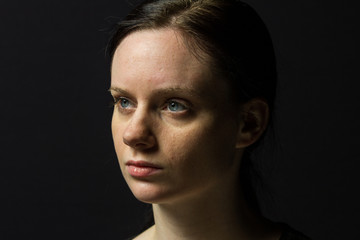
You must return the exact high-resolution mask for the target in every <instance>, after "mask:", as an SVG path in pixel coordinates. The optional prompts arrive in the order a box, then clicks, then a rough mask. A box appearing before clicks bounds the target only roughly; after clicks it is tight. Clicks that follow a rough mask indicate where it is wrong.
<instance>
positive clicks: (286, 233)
mask: <svg viewBox="0 0 360 240" xmlns="http://www.w3.org/2000/svg"><path fill="white" fill-rule="evenodd" d="M282 226H283V231H282V234H281V237H280V239H279V240H311V239H310V238H309V237H307V236H305V235H304V234H303V233H301V232H299V231H297V230H295V229H293V228H291V227H290V226H288V225H286V224H282Z"/></svg>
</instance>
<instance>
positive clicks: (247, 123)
mask: <svg viewBox="0 0 360 240" xmlns="http://www.w3.org/2000/svg"><path fill="white" fill-rule="evenodd" d="M239 114H240V119H239V121H240V125H239V130H238V136H237V142H236V148H246V147H248V146H250V145H251V144H253V143H254V142H256V141H257V140H258V139H259V138H260V137H261V135H262V134H263V132H264V131H265V129H266V127H267V124H268V121H269V105H268V104H267V102H266V101H265V100H264V99H261V98H254V99H251V100H250V101H248V102H246V103H244V104H243V105H242V106H241V109H240V112H239Z"/></svg>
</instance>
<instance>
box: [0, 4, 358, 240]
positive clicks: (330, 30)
mask: <svg viewBox="0 0 360 240" xmlns="http://www.w3.org/2000/svg"><path fill="white" fill-rule="evenodd" d="M247 2H248V3H250V4H251V5H252V6H253V7H254V8H255V9H256V10H257V11H258V12H259V14H260V15H261V16H262V18H263V19H264V21H265V22H266V24H267V25H268V27H269V30H270V32H271V34H272V37H273V41H274V45H275V49H276V53H277V57H278V63H279V97H278V101H277V113H276V119H277V122H276V127H277V134H278V138H279V143H280V145H281V147H282V150H281V152H280V154H279V158H278V159H277V161H275V162H274V164H273V166H272V167H271V170H270V171H268V174H267V176H268V182H269V189H270V190H271V192H272V195H273V196H274V201H273V202H272V205H271V206H270V207H269V206H268V207H267V208H266V211H265V214H266V215H267V216H268V217H269V218H271V219H273V220H275V221H284V222H287V223H288V224H290V225H291V226H293V227H294V228H296V229H299V230H301V231H303V232H304V233H306V234H307V235H309V236H311V237H312V238H313V239H319V240H321V239H324V240H325V239H326V240H330V239H356V238H357V235H358V234H357V231H358V229H359V227H360V224H359V220H358V217H359V212H360V211H359V210H360V207H359V202H360V197H359V194H358V191H359V180H360V177H359V176H358V172H359V167H360V164H359V147H360V146H359V140H358V135H359V124H358V122H359V120H360V118H359V114H358V111H359V105H360V104H359V103H360V101H359V100H360V99H359V98H360V97H359V90H358V86H359V84H358V80H359V71H358V69H359V67H358V65H359V63H360V62H359V46H358V45H359V42H360V41H359V40H360V39H359V24H358V23H359V20H360V17H359V14H358V11H359V6H358V4H357V5H356V6H355V3H356V1H326V0H303V1H286V0H273V1H268V0H267V1H266V0H249V1H247ZM130 6H131V4H130V3H129V1H121V0H118V1H112V0H103V1H67V0H65V1H45V0H33V1H24V0H22V1H20V0H13V1H2V2H0V31H1V32H0V36H1V37H0V81H1V87H0V107H1V108H0V114H1V115H0V117H1V118H0V121H1V124H0V144H1V145H0V154H1V155H0V158H1V161H0V180H1V181H0V187H1V192H0V221H1V222H0V239H6V240H7V239H123V238H124V237H125V236H128V235H129V234H131V233H134V231H135V229H136V228H137V226H138V225H139V224H140V223H141V222H142V218H143V212H144V205H143V204H140V203H138V202H137V201H136V200H135V199H134V198H133V197H132V195H131V193H130V191H129V190H128V189H127V187H126V185H125V183H124V181H123V179H122V176H121V173H120V170H119V167H118V163H117V160H116V156H115V153H114V150H113V143H112V140H111V131H110V119H111V113H112V110H111V108H110V107H109V102H110V101H111V98H110V96H109V94H108V93H107V89H108V87H109V83H110V77H109V65H108V64H109V62H108V59H107V58H106V57H105V54H104V48H105V45H106V41H107V38H108V35H107V33H106V31H105V30H106V29H107V28H108V27H109V26H110V24H109V21H110V20H111V22H114V19H116V18H114V17H121V16H123V15H124V14H125V13H126V12H128V10H129V9H130ZM109 17H110V18H109Z"/></svg>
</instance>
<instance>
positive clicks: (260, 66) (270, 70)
mask: <svg viewBox="0 0 360 240" xmlns="http://www.w3.org/2000/svg"><path fill="white" fill-rule="evenodd" d="M160 28H172V29H175V30H178V31H179V32H180V33H181V34H182V36H183V38H184V40H185V42H186V44H187V46H188V48H189V50H191V52H192V53H194V54H195V55H196V56H198V57H199V59H200V60H208V59H210V61H209V64H212V68H211V69H213V71H214V74H219V76H221V77H222V79H225V80H226V81H228V82H229V84H230V86H231V89H233V95H234V97H235V99H236V101H237V102H239V103H242V102H246V101H248V100H250V99H252V98H256V97H261V98H263V99H265V100H266V101H267V102H268V104H269V106H270V109H273V103H274V99H275V92H276V79H277V73H276V61H275V55H274V50H273V45H272V41H271V38H270V35H269V33H268V30H267V28H266V26H265V24H264V23H263V21H262V20H261V19H260V17H259V16H258V14H257V13H256V12H255V11H254V10H253V9H252V8H251V7H250V6H249V5H247V4H245V3H243V2H241V1H237V0H146V1H144V2H143V3H141V4H140V5H139V6H137V7H136V8H135V9H134V10H132V11H131V12H130V13H129V14H128V15H127V16H126V17H125V18H124V19H123V20H122V21H120V22H119V23H118V24H117V26H116V28H115V29H114V32H113V35H112V37H111V39H110V42H109V44H108V48H107V51H108V54H109V56H110V58H113V55H114V52H115V50H116V48H117V46H118V45H119V44H120V42H121V41H122V40H123V39H124V38H125V37H126V36H127V35H129V34H130V33H133V32H135V31H140V30H144V29H160ZM204 56H206V57H204ZM267 131H268V130H267ZM260 142H261V141H260ZM257 145H259V141H258V143H257V144H254V145H252V146H251V147H250V148H248V149H247V151H246V154H245V156H244V157H243V160H242V166H241V182H242V185H243V189H244V192H245V197H246V198H247V201H248V202H249V205H250V206H252V207H253V208H254V209H257V208H258V204H257V201H256V197H255V191H254V184H253V183H254V182H260V181H259V176H260V175H261V173H259V171H257V168H256V167H255V166H254V161H253V159H252V158H251V154H252V153H253V152H254V150H255V149H256V147H257Z"/></svg>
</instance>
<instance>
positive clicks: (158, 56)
mask: <svg viewBox="0 0 360 240" xmlns="http://www.w3.org/2000/svg"><path fill="white" fill-rule="evenodd" d="M138 75H142V76H143V77H144V75H147V76H148V77H149V79H150V78H151V79H152V81H157V82H158V83H160V82H159V81H161V80H163V81H171V80H174V79H177V78H182V79H183V81H186V80H187V79H189V80H190V79H197V78H199V77H205V75H208V76H207V77H209V76H210V75H211V74H210V69H209V68H208V67H207V65H206V64H203V63H201V62H200V61H198V59H197V58H196V57H195V56H194V55H193V54H192V53H191V52H190V51H189V50H188V49H187V48H186V46H185V44H184V41H183V38H182V36H181V34H180V33H179V32H177V31H175V30H172V29H160V30H142V31H137V32H134V33H131V34H130V35H128V36H127V37H125V38H124V39H123V41H122V42H121V43H120V45H119V46H118V48H117V49H116V51H115V55H114V59H113V63H112V77H115V79H114V80H116V79H117V78H118V77H119V78H120V77H121V79H122V80H126V79H132V78H134V77H136V76H138Z"/></svg>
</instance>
